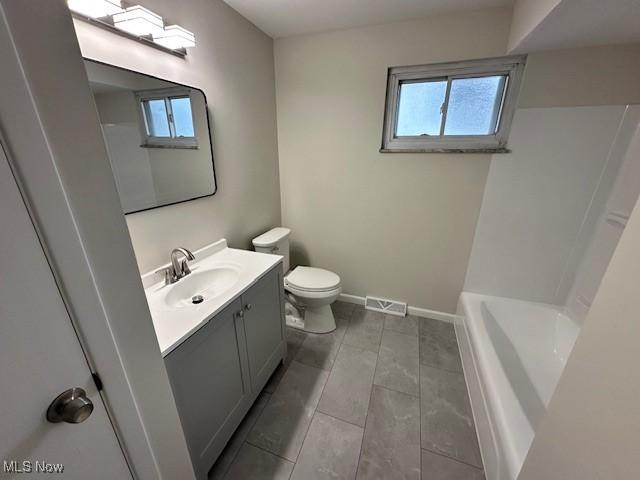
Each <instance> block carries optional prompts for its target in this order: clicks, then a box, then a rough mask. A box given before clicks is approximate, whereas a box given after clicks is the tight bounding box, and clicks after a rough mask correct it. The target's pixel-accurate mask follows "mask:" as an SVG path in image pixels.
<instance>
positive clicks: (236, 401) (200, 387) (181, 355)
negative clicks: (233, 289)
mask: <svg viewBox="0 0 640 480" xmlns="http://www.w3.org/2000/svg"><path fill="white" fill-rule="evenodd" d="M241 309H242V304H241V302H240V300H236V301H235V302H233V303H232V304H231V305H229V306H228V307H227V308H225V309H224V310H223V311H222V312H221V313H219V314H218V315H216V316H215V317H214V318H213V319H211V320H210V321H209V323H208V324H207V325H205V326H204V327H202V328H201V329H200V330H199V331H197V332H196V333H194V334H193V335H192V336H191V337H190V338H189V339H188V340H186V341H185V342H184V343H183V344H182V345H180V346H179V347H178V348H176V350H174V351H173V352H171V353H170V354H169V355H167V357H165V364H166V367H167V372H168V373H169V379H170V381H171V386H172V389H173V395H174V397H175V401H176V405H177V407H178V412H179V414H180V419H181V421H182V428H183V429H184V433H185V437H186V439H187V444H188V445H189V450H190V452H191V457H192V460H193V463H194V466H195V468H196V471H197V473H198V477H199V478H206V476H207V471H208V470H209V468H210V467H211V466H212V465H213V463H214V462H215V460H216V458H217V457H218V455H219V454H220V452H221V451H222V449H223V448H224V446H225V444H226V442H227V441H228V439H229V438H230V437H231V435H232V434H233V431H234V430H235V428H236V426H237V425H238V423H240V421H241V420H242V417H244V415H245V413H246V412H247V410H248V409H249V407H250V406H251V402H252V394H251V384H250V380H249V370H248V365H247V352H246V345H245V339H244V325H243V320H242V315H239V314H238V312H240V311H241Z"/></svg>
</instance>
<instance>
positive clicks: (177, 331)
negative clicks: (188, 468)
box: [143, 240, 286, 479]
mask: <svg viewBox="0 0 640 480" xmlns="http://www.w3.org/2000/svg"><path fill="white" fill-rule="evenodd" d="M195 257H196V260H195V261H194V262H193V263H191V264H190V267H191V270H192V273H191V274H189V275H187V276H186V277H184V278H182V279H181V280H178V281H177V282H176V283H174V284H172V285H165V283H164V281H163V280H160V281H157V280H159V278H160V277H161V275H159V274H158V273H157V272H155V273H150V274H147V275H145V276H143V283H144V285H145V292H146V294H147V300H148V302H149V306H150V310H151V314H152V318H153V322H154V327H155V329H156V334H157V335H158V342H159V344H160V348H161V351H162V355H163V357H164V361H165V365H166V368H167V372H168V374H169V379H170V382H171V386H172V389H173V393H174V397H175V401H176V405H177V407H178V412H179V414H180V419H181V421H182V426H183V430H184V433H185V436H186V439H187V444H188V446H189V450H190V453H191V458H192V461H193V464H194V467H195V469H196V474H197V476H198V478H203V479H204V478H206V477H207V472H208V470H209V469H210V468H211V466H212V465H213V464H214V462H215V460H216V459H217V458H218V456H219V455H220V452H221V451H222V449H223V448H224V447H225V445H226V443H227V441H228V440H229V438H230V437H231V435H232V434H233V432H234V431H235V429H236V427H237V426H238V425H239V423H240V422H241V421H242V419H243V418H244V416H245V414H246V413H247V411H248V410H249V408H250V407H251V405H252V404H253V402H254V401H255V399H256V397H257V396H258V394H259V393H260V391H261V390H262V388H263V387H264V385H265V384H266V382H267V381H268V379H269V377H270V376H271V374H272V373H273V371H274V370H275V369H276V367H277V366H278V365H279V364H280V362H281V361H282V360H283V359H284V357H285V355H286V341H285V336H284V292H283V281H282V275H283V273H282V257H280V256H277V255H267V254H261V253H255V252H250V251H245V250H236V249H231V248H228V247H227V244H226V241H224V240H221V241H219V242H216V243H214V244H212V245H209V246H207V247H205V248H203V249H201V250H199V251H197V252H195ZM196 295H199V296H201V297H203V298H202V301H201V302H200V303H193V302H192V300H191V299H192V297H194V296H196ZM197 300H200V299H199V298H198V299H197Z"/></svg>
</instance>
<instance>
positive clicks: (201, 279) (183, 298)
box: [164, 265, 240, 308]
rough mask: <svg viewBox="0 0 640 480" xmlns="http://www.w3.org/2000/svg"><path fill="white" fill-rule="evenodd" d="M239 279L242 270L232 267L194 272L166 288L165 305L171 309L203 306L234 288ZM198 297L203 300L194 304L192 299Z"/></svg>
mask: <svg viewBox="0 0 640 480" xmlns="http://www.w3.org/2000/svg"><path fill="white" fill-rule="evenodd" d="M239 277H240V269H239V268H238V267H235V266H231V265H225V266H219V267H213V268H209V269H207V270H200V271H194V272H192V273H190V274H189V275H187V276H186V277H184V278H181V279H180V280H178V281H177V282H176V283H174V284H173V285H170V286H168V287H165V288H167V293H166V294H165V296H164V303H165V305H166V306H167V307H169V308H185V307H196V306H198V304H200V305H202V304H203V303H206V302H207V301H208V300H211V299H213V298H216V297H218V296H220V295H222V294H223V293H224V292H226V291H227V290H229V289H230V288H231V287H233V286H234V284H235V283H236V282H237V281H238V278H239ZM198 295H199V296H201V297H202V300H201V301H199V302H198V303H194V302H193V301H192V299H193V297H195V296H198Z"/></svg>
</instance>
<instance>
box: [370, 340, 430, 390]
mask: <svg viewBox="0 0 640 480" xmlns="http://www.w3.org/2000/svg"><path fill="white" fill-rule="evenodd" d="M373 382H374V383H375V384H376V385H382V386H383V387H387V388H390V389H392V390H397V391H399V392H404V393H408V394H409V395H413V396H415V397H417V396H419V395H420V356H419V353H418V337H417V336H413V335H405V334H403V333H398V332H394V331H391V330H385V331H384V333H383V334H382V342H381V343H380V353H379V357H378V366H377V367H376V376H375V380H374V381H373Z"/></svg>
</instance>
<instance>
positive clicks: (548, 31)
mask: <svg viewBox="0 0 640 480" xmlns="http://www.w3.org/2000/svg"><path fill="white" fill-rule="evenodd" d="M634 42H640V0H563V1H561V2H560V3H559V4H558V6H557V7H556V8H554V9H553V10H552V11H551V12H550V13H549V15H548V16H547V17H546V18H545V19H544V20H542V22H540V23H539V24H538V25H537V26H536V28H534V30H533V31H532V32H531V33H530V34H529V35H528V36H527V37H526V38H525V39H524V40H523V41H522V42H521V43H520V45H518V47H517V48H516V51H517V52H531V51H535V50H550V49H556V48H572V47H584V46H591V45H611V44H616V43H634Z"/></svg>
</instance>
